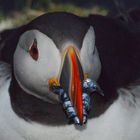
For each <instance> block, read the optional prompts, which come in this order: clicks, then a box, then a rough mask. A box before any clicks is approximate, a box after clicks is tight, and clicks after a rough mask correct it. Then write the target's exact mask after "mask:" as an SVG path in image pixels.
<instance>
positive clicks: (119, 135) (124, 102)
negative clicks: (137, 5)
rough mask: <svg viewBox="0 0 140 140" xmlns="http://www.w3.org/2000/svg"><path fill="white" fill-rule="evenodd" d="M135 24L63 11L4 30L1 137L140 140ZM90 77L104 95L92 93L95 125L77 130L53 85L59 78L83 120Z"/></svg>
mask: <svg viewBox="0 0 140 140" xmlns="http://www.w3.org/2000/svg"><path fill="white" fill-rule="evenodd" d="M133 17H134V18H135V16H133V15H132V19H133ZM139 25H140V24H139ZM129 26H130V25H128V24H126V23H125V21H123V20H122V19H121V17H118V18H116V19H112V18H109V17H103V16H98V15H92V16H89V17H88V18H81V17H78V16H75V15H73V14H70V13H63V12H58V13H48V14H44V15H42V16H40V17H38V18H36V19H34V20H33V21H31V22H30V23H29V24H27V25H24V26H22V27H19V28H17V29H14V30H12V31H10V30H8V31H5V32H2V33H1V39H2V40H1V41H0V43H1V44H0V59H1V62H0V140H8V139H10V140H15V139H17V140H65V139H67V140H71V139H73V140H85V139H89V140H91V139H93V140H132V139H133V140H139V139H140V93H139V92H140V87H139V85H140V82H139V80H140V64H139V60H140V40H139V36H138V35H140V32H136V31H138V30H137V29H136V31H133V30H130V28H129ZM137 27H140V26H137ZM86 76H87V77H89V78H90V79H94V80H95V81H97V83H98V84H99V86H100V88H101V89H102V91H103V93H104V96H101V95H100V94H96V93H93V94H91V96H90V100H91V104H90V106H91V107H90V108H91V111H90V112H89V118H88V122H87V124H86V125H78V126H77V125H73V124H70V123H69V119H68V118H67V116H66V114H65V112H64V110H63V108H62V105H61V103H60V98H59V96H58V95H57V94H55V93H54V92H52V90H51V89H50V84H51V83H53V82H56V83H57V82H58V81H59V83H60V84H61V86H62V87H63V88H64V90H65V92H66V93H68V94H67V95H68V96H69V97H70V98H71V100H72V101H73V102H74V108H75V110H76V111H77V113H78V115H77V116H78V118H79V120H80V121H81V120H82V118H83V114H82V113H81V112H82V111H81V110H82V104H81V103H82V101H81V95H82V84H81V82H82V81H83V80H84V79H85V77H86Z"/></svg>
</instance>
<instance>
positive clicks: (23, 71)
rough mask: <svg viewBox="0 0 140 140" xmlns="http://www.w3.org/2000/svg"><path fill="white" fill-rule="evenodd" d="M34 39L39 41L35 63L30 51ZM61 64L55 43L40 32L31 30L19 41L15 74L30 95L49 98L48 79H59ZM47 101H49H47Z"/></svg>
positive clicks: (15, 56)
mask: <svg viewBox="0 0 140 140" xmlns="http://www.w3.org/2000/svg"><path fill="white" fill-rule="evenodd" d="M34 39H36V41H37V48H38V54H39V57H38V60H37V61H35V60H34V59H33V58H32V57H31V56H30V54H29V52H28V50H29V48H30V46H31V45H32V43H33V41H34ZM60 64H61V56H60V52H59V50H58V49H57V47H56V46H55V44H54V42H53V41H52V40H51V39H50V38H49V37H47V36H46V35H44V34H43V33H41V32H39V31H38V30H30V31H27V32H25V33H24V34H23V35H22V36H21V38H20V39H19V42H18V45H17V49H16V51H15V54H14V74H15V77H16V80H17V81H18V83H19V85H20V86H21V87H22V88H23V89H24V90H25V91H27V92H28V93H30V94H34V93H35V94H34V95H35V96H38V97H43V99H44V96H46V95H47V96H49V97H50V98H52V99H53V98H54V95H53V94H47V93H48V92H49V87H48V79H49V78H52V77H57V76H58V73H59V69H60ZM46 100H47V99H46Z"/></svg>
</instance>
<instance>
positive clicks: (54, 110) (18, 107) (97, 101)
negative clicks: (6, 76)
mask: <svg viewBox="0 0 140 140" xmlns="http://www.w3.org/2000/svg"><path fill="white" fill-rule="evenodd" d="M9 93H10V99H11V104H12V108H13V110H14V112H15V113H16V114H17V115H18V116H19V117H21V118H23V119H24V120H25V121H35V122H38V123H41V124H44V125H45V124H46V125H65V124H69V120H68V118H67V116H66V114H65V113H64V111H63V109H62V106H61V104H51V103H48V102H45V101H43V100H41V99H39V98H36V97H35V96H32V95H30V94H28V93H26V92H25V91H24V90H23V89H22V88H21V87H20V86H19V85H18V83H17V81H16V79H15V77H14V75H12V80H11V84H10V87H9ZM113 101H114V98H113V99H111V98H110V99H106V98H105V97H101V96H100V95H98V94H93V95H92V96H91V111H90V114H89V118H94V117H98V116H100V115H101V114H102V113H104V112H105V111H106V110H107V108H108V107H109V106H110V105H111V104H112V102H113Z"/></svg>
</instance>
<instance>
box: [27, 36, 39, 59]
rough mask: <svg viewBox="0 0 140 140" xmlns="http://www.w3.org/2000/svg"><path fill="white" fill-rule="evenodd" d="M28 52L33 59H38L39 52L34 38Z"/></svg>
mask: <svg viewBox="0 0 140 140" xmlns="http://www.w3.org/2000/svg"><path fill="white" fill-rule="evenodd" d="M29 54H30V56H31V57H32V58H33V59H34V60H35V61H37V60H38V56H39V54H38V48H37V40H36V39H34V42H33V44H32V45H31V47H30V48H29Z"/></svg>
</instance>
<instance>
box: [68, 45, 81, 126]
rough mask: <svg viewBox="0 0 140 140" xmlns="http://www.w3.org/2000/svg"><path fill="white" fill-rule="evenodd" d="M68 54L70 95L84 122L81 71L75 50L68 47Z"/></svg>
mask: <svg viewBox="0 0 140 140" xmlns="http://www.w3.org/2000/svg"><path fill="white" fill-rule="evenodd" d="M68 56H69V60H70V68H71V70H70V71H71V76H70V88H69V95H70V99H71V101H72V103H73V106H74V108H75V111H76V113H77V116H78V118H79V120H80V123H81V124H82V123H83V103H82V87H81V79H80V71H79V67H78V62H77V56H76V52H75V50H74V49H73V48H72V47H70V48H69V49H68Z"/></svg>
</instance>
